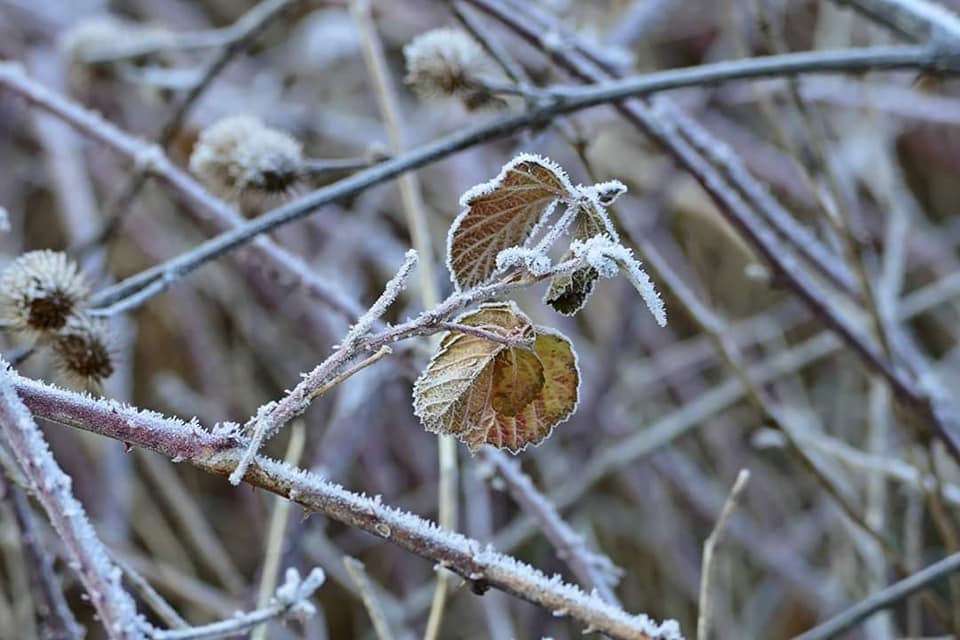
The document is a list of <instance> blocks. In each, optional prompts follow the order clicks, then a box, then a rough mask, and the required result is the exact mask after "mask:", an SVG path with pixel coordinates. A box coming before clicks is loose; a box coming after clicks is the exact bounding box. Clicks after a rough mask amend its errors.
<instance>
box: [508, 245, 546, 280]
mask: <svg viewBox="0 0 960 640" xmlns="http://www.w3.org/2000/svg"><path fill="white" fill-rule="evenodd" d="M521 264H522V265H523V266H524V267H525V268H526V270H527V271H529V272H530V273H531V274H532V275H535V276H544V275H547V274H548V273H550V271H551V269H553V261H552V260H550V256H548V255H547V254H545V253H543V252H541V251H537V250H536V249H530V248H527V247H510V248H508V249H504V250H503V251H501V252H500V253H498V254H497V270H498V271H505V270H506V269H510V268H511V267H516V266H519V265H521Z"/></svg>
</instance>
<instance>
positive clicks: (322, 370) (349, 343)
mask: <svg viewBox="0 0 960 640" xmlns="http://www.w3.org/2000/svg"><path fill="white" fill-rule="evenodd" d="M416 264H417V252H416V251H414V250H413V249H411V250H409V251H407V253H406V255H405V256H404V258H403V264H402V265H400V269H399V270H398V271H397V273H396V275H394V276H393V278H391V279H390V281H389V282H387V285H386V286H385V287H384V289H383V293H382V294H380V297H379V298H377V301H376V302H374V303H373V306H371V307H370V309H368V310H367V311H365V312H364V313H363V314H362V315H361V316H360V319H359V320H357V322H356V324H355V325H353V327H352V328H351V329H350V331H348V332H347V336H346V337H345V338H344V339H343V342H342V343H341V344H340V347H339V348H338V349H337V350H336V351H335V352H334V354H333V355H332V356H330V357H329V358H327V359H326V360H324V361H323V362H322V363H320V364H319V365H318V366H317V367H316V368H315V369H314V370H313V371H311V372H310V373H308V374H307V375H305V376H304V377H303V380H302V381H301V382H300V384H298V385H297V386H296V387H295V388H294V389H293V391H291V392H290V393H289V394H287V396H286V397H284V398H283V399H282V400H280V401H279V402H271V403H268V404H266V405H264V406H262V407H260V409H259V410H258V411H257V415H256V416H254V419H253V422H252V427H251V429H252V437H251V439H250V444H249V445H248V447H247V451H246V452H245V453H244V456H243V458H242V459H241V460H240V464H238V465H237V468H236V470H235V471H234V472H233V473H232V474H231V475H230V482H231V483H233V484H239V482H240V479H241V478H242V477H243V474H244V473H246V471H247V465H249V464H250V462H251V460H253V456H254V455H256V453H257V452H258V451H259V450H260V447H261V446H262V444H263V442H264V441H265V440H266V439H268V438H270V437H272V436H273V435H274V434H275V433H276V432H277V431H278V430H279V429H280V428H282V427H283V425H285V424H286V423H288V422H289V421H290V420H293V419H294V418H295V417H297V416H298V415H300V414H301V413H303V412H304V411H306V409H307V407H309V406H310V403H311V402H313V400H314V399H315V398H316V397H317V396H319V395H320V394H321V393H322V392H323V390H325V389H326V386H325V385H327V384H328V383H329V382H330V381H331V378H332V377H333V376H334V374H336V372H337V371H339V370H340V369H341V368H342V367H343V366H344V365H345V364H346V363H347V362H349V361H350V360H352V359H353V358H354V357H356V355H357V348H356V347H357V343H358V342H359V340H360V339H361V338H362V337H364V336H365V335H367V334H368V333H369V332H370V329H371V328H373V325H374V323H375V322H376V321H377V320H379V319H380V317H381V316H382V315H383V314H384V313H386V312H387V309H388V308H389V307H390V305H392V304H393V303H394V302H396V300H397V298H398V297H399V296H400V294H401V293H402V292H403V290H404V289H405V288H406V286H407V282H408V281H409V280H410V273H411V272H412V271H413V268H414V267H415V266H416ZM380 355H381V356H382V355H385V354H384V353H383V352H381V353H380ZM367 364H372V361H370V362H367V363H366V364H364V365H363V366H366V365H367ZM357 370H359V369H357Z"/></svg>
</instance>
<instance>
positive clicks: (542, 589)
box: [9, 373, 681, 640]
mask: <svg viewBox="0 0 960 640" xmlns="http://www.w3.org/2000/svg"><path fill="white" fill-rule="evenodd" d="M9 375H11V377H12V379H13V384H14V387H15V388H16V391H17V393H18V394H19V395H20V397H21V398H22V399H23V402H24V404H26V406H27V407H28V408H29V409H30V411H32V412H33V413H34V415H36V416H38V417H42V418H45V419H48V420H52V421H55V422H58V423H61V424H66V425H70V426H74V427H77V428H80V429H84V430H87V431H92V432H95V433H99V434H101V435H105V436H108V437H110V438H113V439H116V440H118V441H120V442H126V443H129V444H130V445H132V446H140V447H144V448H148V449H151V450H153V451H156V452H158V453H161V454H163V455H165V456H167V457H169V458H172V459H175V460H179V461H183V462H188V463H190V464H192V465H194V466H196V467H197V468H199V469H202V470H204V471H206V472H208V473H212V474H215V475H221V476H227V475H229V474H230V473H231V472H232V471H233V470H234V468H235V467H236V465H237V463H238V462H239V459H240V456H241V455H242V451H243V445H244V444H245V443H244V442H243V441H242V440H239V439H238V438H237V435H236V432H235V430H233V429H230V428H228V426H225V427H224V428H221V429H218V430H215V431H213V432H211V431H208V430H206V429H204V428H203V427H201V426H200V424H199V423H197V422H195V421H194V422H191V423H185V422H182V421H179V420H176V419H172V418H167V417H165V416H163V415H160V414H158V413H154V412H148V411H141V410H139V409H136V408H132V407H129V406H126V405H123V404H121V403H118V402H115V401H111V400H100V399H93V398H91V397H89V396H84V395H82V394H78V393H74V392H71V391H66V390H63V389H59V388H57V387H54V386H52V385H48V384H45V383H43V382H39V381H36V380H31V379H29V378H24V377H22V376H18V375H16V374H13V373H11V374H9ZM244 482H246V483H248V484H250V485H252V486H256V487H260V488H262V489H265V490H267V491H270V492H272V493H276V494H278V495H281V496H284V497H286V498H288V499H290V500H293V501H294V502H296V503H298V504H300V505H301V506H303V507H304V508H305V509H307V510H308V511H316V512H319V513H323V514H324V515H326V516H327V517H329V518H332V519H334V520H337V521H339V522H342V523H344V524H346V525H349V526H352V527H356V528H359V529H362V530H364V531H366V532H368V533H370V534H373V535H376V536H378V537H380V538H383V539H385V540H388V541H390V542H393V543H394V544H396V545H398V546H400V547H402V548H404V549H407V550H408V551H411V552H413V553H415V554H417V555H420V556H422V557H424V558H428V559H429V560H431V561H432V562H434V563H436V564H439V565H440V566H442V567H445V568H447V569H449V570H450V571H453V572H455V573H457V574H458V575H460V576H461V577H463V578H464V579H465V580H469V581H470V582H472V583H473V584H474V585H475V587H476V588H478V589H483V588H485V587H493V588H496V589H500V590H502V591H505V592H507V593H511V594H513V595H515V596H517V597H519V598H522V599H524V600H527V601H528V602H532V603H534V604H537V605H539V606H541V607H544V608H546V609H548V610H549V611H552V612H553V613H554V614H556V615H564V616H569V617H571V618H573V619H575V620H577V621H579V622H580V624H582V625H584V626H585V627H587V628H590V629H592V630H594V631H596V632H600V633H605V634H607V635H608V636H610V637H611V638H618V639H630V640H636V639H643V640H647V639H650V640H653V639H663V640H677V639H679V638H681V635H680V632H679V629H678V626H677V624H676V623H675V622H673V621H667V622H664V623H662V624H656V623H655V622H653V621H652V620H650V618H648V617H647V616H645V615H642V614H641V615H632V614H629V613H626V612H624V611H623V610H622V609H620V608H618V607H616V606H613V605H610V604H608V603H606V602H603V600H601V599H600V598H599V597H598V596H595V595H588V594H586V593H584V592H582V591H581V590H580V589H578V588H576V587H574V586H572V585H569V584H566V583H564V582H563V580H562V579H561V578H560V577H559V576H554V577H552V578H550V577H547V576H545V575H544V574H543V573H541V572H539V571H538V570H536V569H534V568H533V567H530V566H529V565H526V564H524V563H522V562H520V561H518V560H516V559H514V558H512V557H510V556H506V555H503V554H501V553H498V552H496V551H495V550H493V549H492V548H490V547H486V548H485V547H484V546H483V545H481V544H480V543H479V542H477V541H476V540H473V539H470V538H467V537H465V536H463V535H460V534H458V533H454V532H449V531H445V530H443V529H440V528H439V527H437V526H436V525H435V524H434V523H432V522H430V521H428V520H425V519H423V518H420V517H418V516H416V515H413V514H410V513H407V512H404V511H400V510H398V509H395V508H393V507H390V506H387V505H384V504H383V503H382V502H381V501H380V499H379V497H374V498H370V497H368V496H365V495H361V494H357V493H353V492H351V491H348V490H346V489H344V488H343V487H341V486H339V485H337V484H333V483H331V482H328V481H326V480H324V479H323V478H321V477H319V476H317V475H316V474H314V473H310V472H308V471H303V470H301V469H296V468H293V467H290V466H289V465H285V464H283V463H280V462H277V461H275V460H271V459H269V458H266V457H264V456H257V457H256V458H255V459H254V462H253V464H251V465H250V468H249V469H248V470H247V474H246V476H245V477H244Z"/></svg>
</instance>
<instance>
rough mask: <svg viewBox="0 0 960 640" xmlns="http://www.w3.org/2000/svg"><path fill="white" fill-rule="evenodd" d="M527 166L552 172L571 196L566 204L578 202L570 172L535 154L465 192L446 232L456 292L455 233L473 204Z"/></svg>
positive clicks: (547, 211)
mask: <svg viewBox="0 0 960 640" xmlns="http://www.w3.org/2000/svg"><path fill="white" fill-rule="evenodd" d="M524 162H530V163H533V164H538V165H540V166H542V167H544V168H546V169H548V170H549V171H550V172H552V173H553V174H554V175H555V176H556V178H557V180H558V181H559V182H560V186H561V187H562V188H563V189H564V190H565V191H566V192H567V195H568V198H567V201H568V202H571V201H573V200H574V199H575V197H576V194H577V193H578V192H577V190H576V188H575V187H574V186H573V183H572V182H570V177H569V176H568V175H567V172H566V171H564V170H563V167H561V166H560V165H559V164H557V163H556V162H554V161H553V160H550V159H549V158H545V157H544V156H541V155H537V154H535V153H520V154H517V156H515V157H514V158H513V159H512V160H510V162H508V163H507V164H505V165H503V167H502V168H501V169H500V173H498V174H497V175H496V177H494V178H493V179H492V180H488V181H487V182H481V183H480V184H477V185H474V186H472V187H470V188H469V189H467V190H466V191H464V192H463V194H462V195H461V196H460V201H459V204H460V207H461V209H462V210H461V211H460V214H459V215H457V217H456V218H454V220H453V223H452V224H451V225H450V229H449V231H448V232H447V260H446V265H447V272H449V274H450V280H451V282H453V286H454V287H455V288H456V290H457V291H460V284H459V283H458V282H457V278H456V276H455V274H454V269H453V263H452V259H453V237H454V234H455V233H456V231H457V229H459V228H460V225H461V224H463V221H464V219H465V218H466V217H467V215H469V214H470V210H471V209H470V205H471V203H472V202H473V201H474V200H476V199H477V198H481V197H483V196H485V195H488V194H490V193H493V192H494V191H496V190H497V189H499V188H500V187H501V186H502V185H503V181H504V180H505V179H506V177H507V174H508V173H510V172H511V171H513V170H514V169H515V168H516V167H517V166H518V165H520V164H523V163H524ZM556 206H557V201H556V200H555V201H553V202H551V203H550V204H549V205H547V207H546V208H544V210H543V213H541V214H540V220H539V221H538V222H537V223H536V224H535V225H534V226H533V227H532V228H531V232H530V235H531V236H532V235H533V234H534V233H536V232H538V231H539V230H540V229H542V224H543V223H544V222H545V221H546V220H547V219H549V218H550V216H551V215H552V214H553V211H554V209H555V208H556Z"/></svg>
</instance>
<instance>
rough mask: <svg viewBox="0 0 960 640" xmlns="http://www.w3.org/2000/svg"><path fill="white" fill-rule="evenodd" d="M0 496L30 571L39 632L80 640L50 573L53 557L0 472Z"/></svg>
mask: <svg viewBox="0 0 960 640" xmlns="http://www.w3.org/2000/svg"><path fill="white" fill-rule="evenodd" d="M4 494H6V495H4ZM0 497H5V498H6V499H7V501H8V502H9V503H10V507H11V509H12V510H13V514H14V518H16V520H17V527H18V528H19V529H20V540H21V542H22V548H23V551H24V553H25V554H26V556H27V557H28V558H29V560H30V564H31V569H32V570H33V572H34V580H33V582H34V583H35V584H36V589H35V590H36V597H37V607H36V609H37V618H38V622H39V623H40V633H41V634H42V635H43V636H44V637H50V638H63V639H64V640H81V639H82V638H83V637H84V635H86V629H85V628H84V627H83V626H82V625H80V623H78V622H77V619H76V618H75V617H74V615H73V611H71V610H70V606H69V605H68V604H67V600H66V598H65V597H64V595H63V587H62V585H61V584H60V580H59V579H58V578H57V575H56V573H55V572H54V570H53V557H51V555H50V554H49V553H46V552H45V551H44V549H43V546H42V545H41V543H40V539H39V538H40V536H39V532H38V531H37V525H36V523H35V522H34V519H33V511H32V510H31V508H30V503H29V501H28V500H27V496H26V494H25V493H24V491H23V490H22V489H21V488H20V487H17V486H14V485H13V484H12V483H10V482H8V481H7V479H6V478H5V477H4V474H3V473H0Z"/></svg>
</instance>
